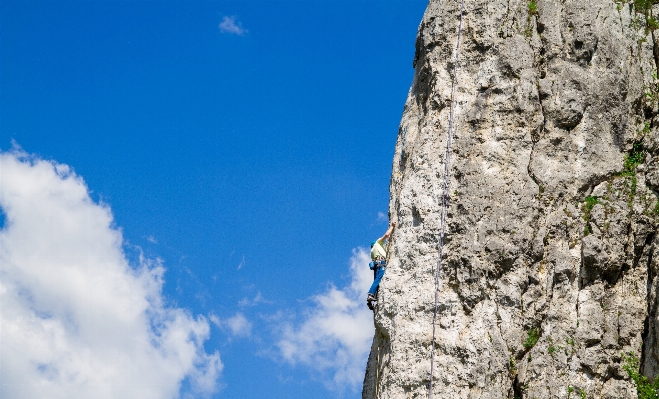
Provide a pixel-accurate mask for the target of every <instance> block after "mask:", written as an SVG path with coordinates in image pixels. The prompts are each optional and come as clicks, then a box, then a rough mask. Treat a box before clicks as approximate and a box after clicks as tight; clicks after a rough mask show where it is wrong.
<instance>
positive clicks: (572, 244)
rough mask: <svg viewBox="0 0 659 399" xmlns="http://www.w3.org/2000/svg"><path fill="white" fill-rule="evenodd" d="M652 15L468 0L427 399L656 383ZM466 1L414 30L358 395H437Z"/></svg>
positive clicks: (591, 5)
mask: <svg viewBox="0 0 659 399" xmlns="http://www.w3.org/2000/svg"><path fill="white" fill-rule="evenodd" d="M650 4H651V1H649V0H635V1H631V2H629V1H614V0H588V1H583V0H563V1H558V0H536V1H535V2H534V1H531V2H529V1H519V0H488V1H482V0H478V1H476V0H465V13H464V14H463V15H464V22H463V23H464V26H463V31H462V44H461V52H460V69H459V72H458V76H457V82H458V88H457V100H456V108H455V135H454V139H453V153H452V154H453V155H452V168H451V192H450V193H449V195H450V204H449V208H448V225H447V226H448V232H447V240H446V245H445V246H444V260H443V264H444V269H443V274H442V278H441V286H440V288H439V298H440V300H439V308H438V315H437V324H436V326H437V335H436V340H435V341H436V358H435V359H436V364H435V375H434V381H435V382H434V388H435V389H434V395H433V397H434V398H451V399H458V398H492V399H499V398H515V397H516V398H538V399H542V398H568V397H572V398H577V397H587V398H607V399H608V398H610V399H614V398H615V399H619V398H635V397H636V395H637V393H636V386H635V384H634V382H633V381H632V380H631V379H630V378H629V376H628V373H627V371H626V370H625V366H626V365H631V366H634V361H635V360H634V359H636V361H637V363H638V365H639V366H638V367H636V368H635V370H638V369H639V368H640V372H641V374H643V375H645V376H647V377H649V378H650V381H651V380H652V379H653V378H655V377H656V376H657V374H658V373H659V312H658V307H659V295H658V293H659V277H658V276H659V235H657V227H658V226H659V202H658V200H657V198H658V197H657V194H658V193H657V190H659V118H658V117H657V114H658V108H657V98H658V93H659V90H657V83H658V79H657V60H658V59H659V41H656V40H655V34H654V33H653V29H654V28H655V27H659V24H657V22H656V20H655V19H654V18H653V17H652V15H653V14H654V15H659V6H654V9H652V8H651V7H652V6H651V5H650ZM459 8H460V2H459V0H451V1H448V0H442V1H437V0H431V1H430V3H429V5H428V8H427V10H426V13H425V15H424V17H423V21H422V22H421V25H420V27H419V33H418V38H417V42H416V56H415V59H414V67H415V69H416V73H415V78H414V82H413V84H412V88H411V90H410V93H409V96H408V99H407V102H406V104H405V109H404V114H403V118H402V122H401V128H400V134H399V139H398V142H397V145H396V151H395V155H394V164H393V172H392V179H391V186H390V191H391V200H390V207H389V212H390V219H391V220H395V221H398V228H397V230H396V231H395V233H394V237H393V240H392V243H391V246H390V250H389V266H388V268H387V274H386V275H385V277H384V280H383V282H382V285H381V288H380V292H379V302H378V304H377V307H376V311H375V319H374V320H375V325H376V333H375V337H374V341H373V346H372V350H371V355H370V357H369V361H368V365H367V371H366V377H365V381H364V390H363V398H367V399H371V398H388V399H398V398H401V399H403V398H405V399H407V398H427V397H428V381H429V372H430V355H431V341H432V330H433V326H432V319H433V309H434V277H433V273H434V269H435V267H436V265H437V253H438V251H437V243H438V234H439V227H440V226H439V224H440V223H439V221H440V198H441V195H442V192H441V188H442V178H443V170H444V156H445V146H446V132H447V125H448V116H449V110H450V96H451V84H452V79H453V76H452V73H453V62H454V51H455V45H456V38H457V27H458V20H459V13H460V11H459ZM657 33H659V31H657ZM403 136H404V140H403ZM633 368H634V367H632V369H633Z"/></svg>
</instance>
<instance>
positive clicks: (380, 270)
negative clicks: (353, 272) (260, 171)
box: [368, 266, 387, 300]
mask: <svg viewBox="0 0 659 399" xmlns="http://www.w3.org/2000/svg"><path fill="white" fill-rule="evenodd" d="M386 270H387V268H386V267H385V266H380V267H378V269H377V271H376V272H375V280H373V284H371V289H369V290H368V297H369V298H371V297H372V298H373V300H375V294H377V292H378V288H379V287H380V281H381V280H382V276H384V272H385V271H386Z"/></svg>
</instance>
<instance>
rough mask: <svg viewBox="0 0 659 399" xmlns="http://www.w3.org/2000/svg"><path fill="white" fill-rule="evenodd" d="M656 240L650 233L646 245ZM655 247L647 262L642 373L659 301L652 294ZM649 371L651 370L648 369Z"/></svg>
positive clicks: (651, 248)
mask: <svg viewBox="0 0 659 399" xmlns="http://www.w3.org/2000/svg"><path fill="white" fill-rule="evenodd" d="M653 240H654V234H649V235H648V239H647V240H646V246H648V245H652V244H651V243H652V241H653ZM653 250H654V248H653V247H650V249H649V251H648V260H647V262H646V268H647V281H646V284H647V285H646V287H647V299H646V300H647V309H648V312H647V315H646V316H645V320H643V332H642V333H641V340H642V342H643V349H642V350H641V360H640V365H641V367H640V373H641V374H645V372H646V370H645V360H646V359H645V357H646V353H647V348H648V347H649V343H648V342H647V341H648V335H649V332H650V320H652V319H654V318H655V316H656V313H657V306H656V304H657V301H656V300H655V301H654V302H655V303H654V304H653V303H652V300H653V299H655V298H653V295H652V282H653V280H654V277H655V276H653V273H652V256H653V253H654V251H653ZM648 371H649V370H648Z"/></svg>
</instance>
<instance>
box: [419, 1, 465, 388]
mask: <svg viewBox="0 0 659 399" xmlns="http://www.w3.org/2000/svg"><path fill="white" fill-rule="evenodd" d="M464 7H465V2H464V0H461V4H460V23H459V25H458V43H457V44H456V49H455V64H453V87H452V88H451V112H450V114H449V120H448V132H447V133H446V155H445V157H444V192H443V193H442V213H441V218H440V233H439V244H438V246H437V251H438V252H439V253H438V255H439V259H438V260H437V269H436V270H435V309H434V311H433V315H432V352H431V355H430V386H429V388H428V392H429V393H428V399H432V382H433V374H434V371H435V326H436V324H437V306H438V304H439V278H440V275H441V272H442V250H443V249H444V234H445V232H446V208H447V206H448V200H449V189H450V172H451V141H452V139H453V115H454V112H455V88H456V86H457V80H458V59H459V57H460V36H461V34H462V15H463V14H464Z"/></svg>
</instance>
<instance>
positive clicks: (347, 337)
mask: <svg viewBox="0 0 659 399" xmlns="http://www.w3.org/2000/svg"><path fill="white" fill-rule="evenodd" d="M369 261H370V256H369V254H368V252H366V250H365V249H363V248H359V249H356V250H353V254H352V257H351V259H350V275H351V282H350V285H348V286H346V287H344V288H342V289H337V288H336V287H334V286H330V287H329V289H328V290H327V292H325V293H323V294H320V295H317V296H315V297H313V298H312V300H313V302H314V305H313V306H312V307H310V308H308V309H306V311H305V317H304V321H303V322H302V323H301V324H299V325H297V326H296V325H293V324H291V323H290V322H287V323H286V324H284V326H283V335H282V337H281V339H280V340H279V342H278V344H277V346H278V348H279V350H280V353H281V356H282V357H283V358H284V359H285V360H286V361H287V362H289V363H290V364H293V365H297V364H301V365H304V366H307V367H310V368H311V369H314V371H315V372H318V373H319V375H320V376H321V378H322V379H323V380H324V382H325V383H326V386H327V387H328V388H330V389H342V388H343V387H346V386H348V387H350V388H351V389H352V390H356V389H358V387H359V386H360V385H361V384H362V382H363V379H364V370H365V368H366V360H367V358H368V352H369V350H370V347H371V341H372V338H373V331H374V328H373V313H372V312H371V311H370V310H369V309H368V308H367V307H366V293H367V291H368V289H369V287H370V285H371V283H372V282H373V272H372V271H371V270H369V268H368V262H369Z"/></svg>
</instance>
